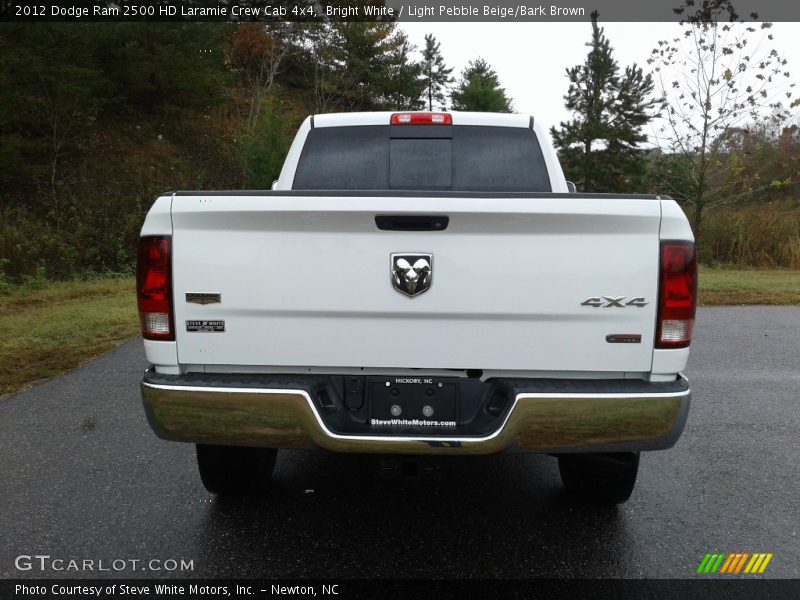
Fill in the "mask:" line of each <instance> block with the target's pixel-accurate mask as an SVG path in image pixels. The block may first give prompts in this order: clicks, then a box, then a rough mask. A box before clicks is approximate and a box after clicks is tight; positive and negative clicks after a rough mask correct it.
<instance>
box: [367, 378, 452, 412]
mask: <svg viewBox="0 0 800 600" xmlns="http://www.w3.org/2000/svg"><path fill="white" fill-rule="evenodd" d="M458 387H459V386H458V379H456V378H441V377H416V376H391V377H370V378H369V379H368V386H367V390H368V395H367V399H368V402H369V405H370V412H371V416H372V418H373V419H378V420H380V421H391V420H398V419H399V420H403V421H406V422H413V421H422V422H423V423H425V422H427V423H431V422H436V421H440V422H441V421H456V420H457V417H458V414H457V412H458V411H457V408H458ZM398 409H399V413H398Z"/></svg>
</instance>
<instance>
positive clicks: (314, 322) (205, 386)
mask: <svg viewBox="0 0 800 600" xmlns="http://www.w3.org/2000/svg"><path fill="white" fill-rule="evenodd" d="M568 186H569V184H568V182H566V181H565V180H564V175H563V173H562V170H561V167H560V165H559V163H558V160H557V157H556V154H555V152H554V151H553V149H552V147H551V145H550V143H549V140H548V135H547V134H546V132H545V130H544V129H543V128H542V127H541V126H540V125H539V124H538V123H537V122H536V121H535V120H534V119H533V118H532V117H529V116H526V115H507V114H502V115H501V114H483V113H457V112H451V113H429V112H405V113H384V112H375V113H351V114H325V115H314V116H312V117H309V118H307V119H306V120H305V122H304V123H303V124H302V126H301V127H300V129H299V131H298V133H297V137H296V138H295V141H294V143H293V145H292V147H291V149H290V151H289V154H288V156H287V158H286V162H285V164H284V166H283V170H282V171H281V174H280V178H279V179H278V180H277V181H276V182H275V184H274V186H273V190H272V191H230V192H213V191H198V192H175V193H168V194H164V195H163V196H161V197H160V198H158V199H157V200H156V201H155V204H154V205H153V207H152V209H151V210H150V212H149V214H148V215H147V218H146V220H145V223H144V226H143V228H142V232H141V239H140V247H139V261H138V269H137V291H138V302H139V314H140V318H141V326H142V334H143V336H144V346H145V351H146V354H147V360H148V362H149V363H151V365H152V366H151V367H150V368H148V370H147V371H146V373H145V375H144V381H143V382H142V386H141V391H142V396H143V400H144V406H145V410H146V413H147V416H148V419H149V421H150V424H151V426H152V427H153V429H154V431H155V432H156V433H157V434H158V435H159V436H160V437H162V438H165V439H169V440H177V441H183V442H192V443H195V444H197V460H198V465H199V469H200V475H201V477H202V480H203V483H204V484H205V486H206V488H207V489H208V490H209V491H211V492H214V493H218V494H255V493H260V492H263V491H265V490H266V489H267V488H268V485H269V481H270V478H271V474H272V470H273V466H274V463H275V457H276V453H277V449H278V448H311V447H321V448H326V449H328V450H333V451H337V452H361V453H388V454H394V455H399V454H412V455H421V454H434V455H467V454H487V453H495V452H503V451H522V452H538V453H547V454H552V455H555V456H557V457H558V461H559V469H560V472H561V476H562V480H563V483H564V485H565V487H566V489H567V490H568V491H570V492H578V493H580V494H583V495H584V497H585V498H586V499H587V500H590V501H593V502H598V503H605V504H616V503H620V502H624V501H625V500H626V499H627V498H628V497H629V496H630V494H631V492H632V490H633V486H634V483H635V480H636V473H637V470H638V465H639V452H640V451H643V450H659V449H664V448H669V447H671V446H672V445H673V444H674V443H675V442H676V440H677V439H678V437H679V436H680V434H681V432H682V430H683V427H684V424H685V422H686V417H687V412H688V409H689V396H690V394H689V386H688V383H687V380H686V379H685V378H684V377H683V376H682V375H681V371H682V370H683V369H684V368H685V366H686V361H687V358H688V355H689V344H690V342H691V337H692V329H693V325H694V316H695V303H696V301H695V298H696V288H697V273H696V260H695V250H694V243H693V236H692V232H691V229H690V227H689V224H688V222H687V220H686V218H685V216H684V214H683V213H682V212H681V210H680V208H679V207H678V205H677V204H676V203H675V202H674V201H673V200H671V199H669V198H664V197H658V196H639V195H628V196H621V195H605V194H576V193H570V190H571V189H574V188H571V187H568Z"/></svg>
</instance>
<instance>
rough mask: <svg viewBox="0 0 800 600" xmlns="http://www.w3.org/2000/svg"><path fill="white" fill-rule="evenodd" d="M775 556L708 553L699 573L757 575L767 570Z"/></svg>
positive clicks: (756, 553)
mask: <svg viewBox="0 0 800 600" xmlns="http://www.w3.org/2000/svg"><path fill="white" fill-rule="evenodd" d="M772 556H773V554H772V553H771V552H770V553H762V552H754V553H750V552H734V553H732V554H725V553H722V552H719V553H713V554H712V553H710V552H708V553H706V555H705V556H704V557H703V560H702V561H700V565H699V566H698V567H697V573H698V574H701V575H713V574H715V573H720V574H722V575H739V574H744V575H757V574H761V573H763V572H764V571H766V570H767V565H768V564H769V562H770V561H771V560H772Z"/></svg>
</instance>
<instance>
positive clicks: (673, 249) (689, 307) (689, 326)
mask: <svg viewBox="0 0 800 600" xmlns="http://www.w3.org/2000/svg"><path fill="white" fill-rule="evenodd" d="M658 290H659V294H658V296H659V297H658V325H657V328H656V348H685V347H687V346H688V345H689V344H690V343H691V341H692V332H693V330H694V313H695V309H696V308H697V257H696V256H695V251H694V244H693V243H692V242H661V276H660V278H659V282H658Z"/></svg>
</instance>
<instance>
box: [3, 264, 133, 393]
mask: <svg viewBox="0 0 800 600" xmlns="http://www.w3.org/2000/svg"><path fill="white" fill-rule="evenodd" d="M134 287H135V286H134V283H133V279H132V278H127V279H103V280H98V281H72V282H66V283H41V284H39V285H31V284H28V285H25V286H21V287H19V288H15V289H13V291H11V292H10V293H5V294H0V332H2V335H0V396H2V395H3V394H7V393H10V392H13V391H16V390H18V389H20V388H22V387H23V386H24V385H26V384H28V383H31V382H35V381H38V380H40V379H46V378H48V377H53V376H54V375H58V374H59V373H63V372H64V371H68V370H70V369H74V368H75V367H77V366H79V365H80V364H81V363H83V362H84V361H86V360H87V359H89V358H92V357H93V356H97V355H98V354H102V353H103V352H106V351H108V350H110V349H111V348H114V347H115V346H117V345H118V344H119V343H120V342H121V341H122V340H125V339H127V338H129V337H131V336H133V335H135V334H136V333H137V332H138V330H139V324H138V320H137V317H136V299H135V297H134Z"/></svg>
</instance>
